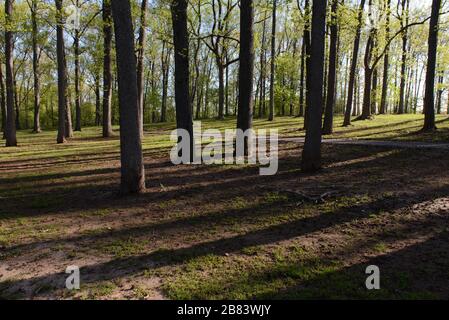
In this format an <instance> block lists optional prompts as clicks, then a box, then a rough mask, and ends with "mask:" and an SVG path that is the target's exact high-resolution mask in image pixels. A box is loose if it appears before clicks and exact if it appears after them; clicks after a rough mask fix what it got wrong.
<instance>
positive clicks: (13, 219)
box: [0, 115, 449, 299]
mask: <svg viewBox="0 0 449 320" xmlns="http://www.w3.org/2000/svg"><path fill="white" fill-rule="evenodd" d="M340 120H341V119H340V118H337V121H338V123H339V121H340ZM234 122H235V120H234V119H229V120H226V121H223V122H216V121H205V122H204V123H205V127H207V128H220V129H225V128H231V127H233V125H234ZM421 123H422V116H417V115H416V116H415V115H407V116H382V117H376V119H375V120H372V121H363V122H357V123H354V125H353V126H351V127H348V128H341V127H336V133H335V134H334V135H333V136H330V137H328V138H337V139H341V138H344V139H362V140H370V139H371V140H372V139H377V140H382V141H384V140H387V141H398V140H406V141H425V142H434V143H443V142H448V141H449V120H448V117H447V116H439V117H438V127H439V128H440V129H439V131H438V132H436V133H435V134H433V135H430V134H426V135H421V134H418V133H417V131H418V130H419V128H420V124H421ZM255 125H256V127H258V128H269V127H272V128H279V129H280V134H281V136H282V137H284V138H291V137H298V138H299V137H302V136H303V132H302V130H299V129H298V128H301V127H302V124H301V120H300V119H297V118H288V117H283V118H278V119H277V120H276V121H275V122H274V123H269V122H267V121H263V120H257V121H256V122H255ZM147 129H148V130H147V132H146V135H145V139H144V151H145V152H144V156H145V166H146V174H147V187H148V188H147V191H146V192H145V194H143V195H141V196H135V197H126V198H120V197H118V196H117V189H118V185H119V181H120V169H119V163H120V162H119V153H118V151H119V148H118V147H119V141H118V138H117V137H115V138H111V139H107V140H104V139H102V138H99V136H100V133H101V132H100V130H99V129H98V128H86V129H84V130H83V132H82V133H76V134H75V137H74V138H73V139H71V140H70V141H69V142H68V143H67V144H65V145H56V144H55V139H56V134H55V132H44V133H42V134H39V135H33V134H30V133H29V132H19V135H18V139H19V143H20V146H19V147H18V148H9V149H6V148H4V147H1V148H0V298H17V299H22V298H26V299H54V298H56V299H72V298H73V299H222V298H226V299H243V298H248V299H267V298H268V299H296V298H306V299H307V298H321V299H329V298H338V299H344V298H350V299H377V298H394V299H427V298H444V299H448V298H449V227H448V226H449V161H448V159H449V150H445V149H419V148H417V149H410V148H399V147H394V146H393V147H392V146H389V147H386V146H372V145H369V146H363V145H340V144H324V145H323V162H324V168H323V170H322V171H320V172H318V173H317V174H305V173H302V172H301V171H300V168H299V163H300V155H301V148H302V144H301V143H300V142H299V141H294V140H293V141H287V140H282V141H281V142H280V150H279V158H280V166H279V173H278V174H277V175H275V176H260V175H259V170H258V167H256V166H249V165H246V166H237V165H231V166H229V165H228V166H219V165H214V166H200V165H192V166H174V165H172V164H171V163H170V160H169V150H170V149H171V144H170V140H169V132H170V130H171V129H173V124H168V125H156V126H151V127H149V128H147ZM328 192H332V193H331V194H330V196H329V197H328V198H326V199H324V200H323V201H316V202H315V201H309V200H310V198H312V197H315V196H320V195H323V194H326V193H328ZM303 195H307V197H304V196H303ZM73 265H74V266H79V267H80V268H81V270H80V271H81V290H79V291H68V290H67V289H65V280H66V277H67V276H68V275H67V274H65V270H66V267H68V266H73ZM369 265H377V266H378V267H379V268H380V271H381V290H374V291H368V290H367V289H366V287H365V280H366V277H367V275H366V274H365V270H366V268H367V267H368V266H369Z"/></svg>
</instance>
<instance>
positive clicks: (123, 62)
mask: <svg viewBox="0 0 449 320" xmlns="http://www.w3.org/2000/svg"><path fill="white" fill-rule="evenodd" d="M111 4H112V16H113V19H114V26H115V42H116V50H117V74H118V87H119V91H118V92H119V103H120V108H119V109H120V153H121V188H120V190H121V193H122V194H132V193H142V192H143V191H144V190H145V169H144V163H143V154H142V142H141V135H140V131H139V121H140V119H139V99H138V90H137V61H136V56H135V48H134V36H133V35H134V31H133V23H132V17H131V5H130V3H129V0H112V1H111Z"/></svg>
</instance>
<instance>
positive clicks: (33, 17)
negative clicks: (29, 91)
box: [31, 0, 41, 133]
mask: <svg viewBox="0 0 449 320" xmlns="http://www.w3.org/2000/svg"><path fill="white" fill-rule="evenodd" d="M37 5H38V1H37V0H33V1H32V2H31V24H32V42H33V75H34V121H33V132H34V133H40V132H41V126H40V104H41V94H40V91H41V83H40V74H39V73H40V70H39V46H38V39H37V37H38V32H39V30H38V28H37Z"/></svg>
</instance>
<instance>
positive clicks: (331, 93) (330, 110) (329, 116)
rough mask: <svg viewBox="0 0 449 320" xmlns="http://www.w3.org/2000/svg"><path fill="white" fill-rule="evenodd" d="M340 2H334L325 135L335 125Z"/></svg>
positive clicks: (329, 132) (331, 130)
mask: <svg viewBox="0 0 449 320" xmlns="http://www.w3.org/2000/svg"><path fill="white" fill-rule="evenodd" d="M337 15H338V0H332V9H331V21H330V44H329V71H328V75H327V100H326V110H325V115H324V125H323V134H332V132H333V125H334V110H335V91H336V87H337V79H336V78H337V51H338V16H337Z"/></svg>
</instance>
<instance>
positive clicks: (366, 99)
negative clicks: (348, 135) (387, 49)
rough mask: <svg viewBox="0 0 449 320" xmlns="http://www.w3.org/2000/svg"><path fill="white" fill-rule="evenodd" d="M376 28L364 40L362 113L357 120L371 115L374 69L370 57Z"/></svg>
mask: <svg viewBox="0 0 449 320" xmlns="http://www.w3.org/2000/svg"><path fill="white" fill-rule="evenodd" d="M375 39H376V30H375V29H374V28H373V29H371V31H370V33H369V36H368V40H367V42H366V49H365V58H364V65H365V88H364V90H363V102H362V114H361V115H360V116H359V117H358V118H357V120H368V119H369V118H370V117H371V95H372V92H371V88H372V85H373V73H374V70H373V69H372V68H371V58H372V55H373V50H374V46H375Z"/></svg>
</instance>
